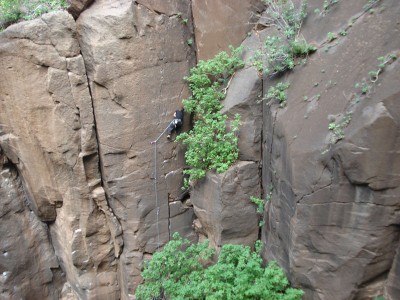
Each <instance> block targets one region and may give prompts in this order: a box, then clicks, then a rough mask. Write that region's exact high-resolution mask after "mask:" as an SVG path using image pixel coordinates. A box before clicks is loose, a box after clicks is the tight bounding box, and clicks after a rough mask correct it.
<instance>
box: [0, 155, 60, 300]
mask: <svg viewBox="0 0 400 300" xmlns="http://www.w3.org/2000/svg"><path fill="white" fill-rule="evenodd" d="M0 202H1V203H0V218H1V226H0V234H1V243H0V270H1V274H0V298H1V299H21V298H26V297H27V295H29V297H30V298H32V299H57V298H58V295H59V294H60V291H61V288H62V285H63V283H64V281H65V277H64V274H63V273H62V271H61V268H60V265H59V263H58V260H57V258H56V256H55V253H54V250H53V245H52V243H51V239H50V237H49V235H48V228H47V226H46V224H44V223H43V222H41V221H40V220H39V219H38V217H37V216H36V214H34V213H33V211H32V210H31V208H30V203H29V201H27V197H26V195H25V191H24V188H23V186H22V182H21V180H20V179H19V177H18V174H17V171H16V169H15V168H14V166H13V165H12V164H11V163H10V162H9V161H8V160H7V158H5V156H4V155H3V153H2V151H1V148H0Z"/></svg>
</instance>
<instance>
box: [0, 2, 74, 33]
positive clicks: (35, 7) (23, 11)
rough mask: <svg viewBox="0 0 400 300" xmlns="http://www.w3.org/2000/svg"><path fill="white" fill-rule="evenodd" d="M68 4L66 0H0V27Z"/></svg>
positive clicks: (35, 16)
mask: <svg viewBox="0 0 400 300" xmlns="http://www.w3.org/2000/svg"><path fill="white" fill-rule="evenodd" d="M67 6H68V4H67V1H66V0H0V28H1V29H4V28H6V27H7V26H9V25H11V24H13V23H16V22H18V21H19V20H31V19H34V18H37V17H38V16H40V15H42V14H44V13H47V12H50V11H55V10H59V9H65V8H66V7H67Z"/></svg>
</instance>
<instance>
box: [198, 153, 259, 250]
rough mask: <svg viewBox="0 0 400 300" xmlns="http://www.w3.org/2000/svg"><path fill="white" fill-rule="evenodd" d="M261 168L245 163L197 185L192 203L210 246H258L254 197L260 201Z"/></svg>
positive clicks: (209, 174)
mask: <svg viewBox="0 0 400 300" xmlns="http://www.w3.org/2000/svg"><path fill="white" fill-rule="evenodd" d="M260 193H261V190H260V180H259V168H258V164H257V163H255V162H250V161H241V162H239V163H237V164H235V165H234V166H232V167H231V168H229V170H228V171H227V172H225V173H223V174H213V173H208V174H207V176H206V178H205V179H204V180H202V181H200V182H198V183H197V184H196V186H195V187H194V190H193V192H192V196H191V201H192V203H193V206H194V211H195V213H196V216H197V217H198V220H199V222H200V224H201V230H202V232H201V233H202V234H204V235H206V236H207V238H208V239H209V241H210V244H211V245H212V246H213V247H215V248H217V249H218V248H220V247H221V246H222V245H224V244H228V243H233V244H246V245H254V242H255V241H256V240H257V238H258V216H257V213H256V208H255V205H254V204H252V203H251V202H250V196H256V197H259V196H260Z"/></svg>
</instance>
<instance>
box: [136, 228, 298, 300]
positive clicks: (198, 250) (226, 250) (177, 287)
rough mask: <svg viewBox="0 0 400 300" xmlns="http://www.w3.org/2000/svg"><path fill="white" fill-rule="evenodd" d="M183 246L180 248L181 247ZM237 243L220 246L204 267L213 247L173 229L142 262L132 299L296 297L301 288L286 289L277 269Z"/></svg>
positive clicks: (258, 249)
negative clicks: (164, 242) (165, 241)
mask: <svg viewBox="0 0 400 300" xmlns="http://www.w3.org/2000/svg"><path fill="white" fill-rule="evenodd" d="M185 249H186V250H185ZM260 249H261V244H260V243H259V242H258V243H257V244H256V252H254V251H252V250H251V249H250V247H248V246H243V245H224V246H223V247H222V249H221V252H220V254H219V257H218V261H217V262H216V263H215V264H213V265H211V266H209V267H207V266H206V265H207V262H208V259H209V258H210V257H211V256H212V255H213V254H214V251H213V250H211V249H208V247H207V242H204V243H197V244H190V242H189V241H188V240H184V239H182V238H181V237H180V236H179V234H177V233H175V234H174V236H173V239H172V241H170V242H169V243H168V244H167V245H166V246H165V247H164V249H163V251H161V252H157V253H155V254H154V256H153V259H152V260H151V261H149V262H146V263H145V264H144V269H143V272H142V277H143V279H144V283H143V284H141V285H139V287H138V288H137V290H136V297H137V299H138V300H148V299H154V298H157V299H174V300H197V299H198V300H202V299H210V300H230V299H232V300H247V299H248V300H258V299H259V300H261V299H271V300H274V299H276V300H278V299H279V300H281V299H282V300H285V299H287V300H296V299H301V296H302V295H303V291H301V290H298V289H294V288H290V287H289V282H288V280H287V278H286V276H285V274H284V273H283V271H282V269H281V268H280V267H279V266H278V265H277V264H276V263H275V262H271V263H270V264H269V265H268V267H267V268H263V266H262V258H261V257H260V255H259V254H258V253H259V251H260Z"/></svg>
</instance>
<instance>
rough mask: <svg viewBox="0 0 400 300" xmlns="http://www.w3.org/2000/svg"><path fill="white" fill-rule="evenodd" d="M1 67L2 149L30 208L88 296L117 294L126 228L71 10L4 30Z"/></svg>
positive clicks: (83, 296) (83, 294)
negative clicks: (109, 194)
mask: <svg viewBox="0 0 400 300" xmlns="http://www.w3.org/2000/svg"><path fill="white" fill-rule="evenodd" d="M0 68H1V72H2V74H4V75H5V76H2V77H1V79H0V91H1V95H0V97H1V101H0V106H1V108H0V123H1V137H0V146H1V147H2V149H3V150H4V153H5V154H6V156H7V157H8V158H9V160H10V162H11V163H12V164H13V165H15V167H16V169H17V170H18V174H19V175H20V179H21V180H22V182H23V185H24V188H25V192H26V194H27V201H28V203H29V205H30V207H32V210H33V211H34V212H35V215H37V216H38V217H39V219H40V220H41V221H42V222H46V223H48V225H45V224H44V223H43V225H42V226H43V227H45V228H46V227H47V226H48V228H49V230H50V237H51V241H52V244H53V247H54V253H55V255H56V256H57V258H58V260H59V263H60V265H61V267H62V269H63V271H64V273H65V276H66V279H67V281H68V282H69V283H70V285H71V286H72V288H73V289H74V291H75V292H76V294H77V295H79V298H81V299H86V298H92V297H110V298H116V297H118V296H119V287H118V282H117V266H116V258H117V257H118V256H119V255H120V253H121V251H122V244H123V241H122V238H121V234H122V232H121V227H120V224H119V222H118V220H117V219H116V218H115V216H114V214H113V212H112V210H111V209H110V207H109V206H108V204H107V201H106V199H105V193H104V190H103V187H102V185H101V183H102V182H101V181H102V179H101V177H100V172H99V167H98V166H99V157H98V154H97V151H98V150H97V140H96V132H95V126H94V125H95V124H94V116H93V108H92V102H91V96H90V92H89V89H88V85H87V78H86V71H85V66H84V62H83V59H82V56H81V55H80V47H79V43H78V40H77V39H76V27H75V22H74V20H73V18H72V17H71V15H69V14H68V13H67V12H59V13H53V14H47V15H44V16H42V17H41V18H39V19H36V20H33V21H31V22H23V23H19V24H16V25H13V26H11V27H10V28H8V29H7V30H6V31H5V32H4V33H2V34H1V35H0ZM38 227H39V226H38ZM44 232H46V230H44ZM46 236H47V234H46ZM16 246H17V245H16ZM17 247H19V246H17ZM27 250H28V249H27ZM15 251H17V250H15ZM12 252H13V250H11V249H10V253H12ZM54 253H53V255H54ZM30 255H33V253H30V254H27V257H29V256H30ZM44 255H45V254H44ZM49 257H51V255H49ZM50 275H51V274H50ZM50 275H49V276H50ZM48 281H51V278H48ZM9 284H12V282H9ZM22 284H24V283H22ZM5 287H7V288H8V287H9V286H8V285H5ZM25 292H27V293H29V291H26V290H25ZM27 295H28V294H25V295H23V294H21V297H28V296H27Z"/></svg>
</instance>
